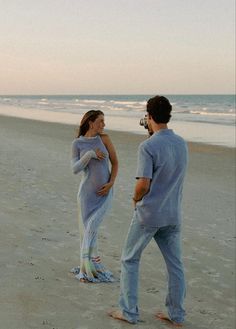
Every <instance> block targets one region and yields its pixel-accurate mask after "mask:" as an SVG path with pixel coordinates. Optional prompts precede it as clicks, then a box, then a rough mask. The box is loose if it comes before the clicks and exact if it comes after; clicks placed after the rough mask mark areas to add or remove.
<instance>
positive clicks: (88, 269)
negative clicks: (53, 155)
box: [72, 111, 118, 282]
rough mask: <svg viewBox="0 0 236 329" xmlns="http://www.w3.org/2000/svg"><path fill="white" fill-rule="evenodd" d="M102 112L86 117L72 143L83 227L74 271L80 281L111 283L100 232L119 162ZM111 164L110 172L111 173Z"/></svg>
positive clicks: (88, 113) (80, 217)
mask: <svg viewBox="0 0 236 329" xmlns="http://www.w3.org/2000/svg"><path fill="white" fill-rule="evenodd" d="M104 127H105V122H104V114H103V112H102V111H89V112H87V113H85V115H84V116H83V118H82V120H81V123H80V127H79V134H78V138H76V139H75V140H74V141H73V143H72V169H73V172H74V173H75V174H77V173H79V172H81V171H83V178H82V181H81V183H80V187H79V192H78V203H79V225H80V267H76V268H74V269H72V272H73V273H75V274H76V278H77V279H79V280H80V281H81V282H111V281H113V278H112V273H111V272H109V271H107V270H106V269H105V267H104V266H103V265H102V263H101V260H100V257H99V255H98V253H97V233H98V227H99V225H100V224H101V222H102V220H103V218H104V215H105V214H106V212H107V210H108V209H109V207H110V205H111V200H112V186H113V184H114V181H115V178H116V175H117V171H118V161H117V156H116V152H115V149H114V146H113V145H112V142H111V140H110V138H109V136H108V135H107V134H104V133H103V129H104ZM109 162H110V163H111V171H110V170H109Z"/></svg>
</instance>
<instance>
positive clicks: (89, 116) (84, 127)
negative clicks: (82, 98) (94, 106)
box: [77, 110, 104, 137]
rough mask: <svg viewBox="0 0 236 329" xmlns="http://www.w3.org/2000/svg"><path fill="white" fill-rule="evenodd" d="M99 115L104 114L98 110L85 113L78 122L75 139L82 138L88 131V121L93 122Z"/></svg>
mask: <svg viewBox="0 0 236 329" xmlns="http://www.w3.org/2000/svg"><path fill="white" fill-rule="evenodd" d="M99 115H104V113H103V112H102V111H99V110H97V111H94V110H91V111H88V112H86V113H85V114H84V116H83V118H82V120H81V121H80V126H79V129H78V135H77V137H80V136H84V135H85V134H86V132H87V131H88V130H89V121H92V122H94V121H95V120H96V119H97V118H98V117H99Z"/></svg>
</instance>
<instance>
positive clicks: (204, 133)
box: [0, 106, 235, 148]
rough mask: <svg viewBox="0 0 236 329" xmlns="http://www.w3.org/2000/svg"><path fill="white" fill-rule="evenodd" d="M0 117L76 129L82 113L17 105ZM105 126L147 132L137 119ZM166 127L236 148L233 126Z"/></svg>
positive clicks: (177, 123)
mask: <svg viewBox="0 0 236 329" xmlns="http://www.w3.org/2000/svg"><path fill="white" fill-rule="evenodd" d="M0 116H7V117H15V118H22V119H26V120H36V121H40V122H52V123H53V122H55V123H61V124H68V125H73V126H75V125H76V124H77V125H79V122H80V119H81V117H82V114H81V115H79V114H75V113H66V112H63V113H62V112H50V111H46V110H39V109H25V108H18V107H17V106H0ZM136 121H137V122H136ZM106 123H107V127H109V129H107V130H109V131H118V132H123V133H125V132H127V133H132V134H137V135H145V134H146V130H145V129H144V128H143V127H140V126H139V124H138V119H137V118H132V117H112V116H109V115H106ZM168 126H169V128H170V129H173V130H174V131H175V132H176V133H177V134H179V135H181V136H182V137H183V138H184V139H185V140H186V141H188V142H196V143H202V144H206V145H219V146H223V147H228V148H235V127H234V126H226V125H219V124H218V125H215V124H211V123H197V122H187V121H186V122H180V121H174V120H173V121H170V122H169V124H168ZM118 127H119V128H118Z"/></svg>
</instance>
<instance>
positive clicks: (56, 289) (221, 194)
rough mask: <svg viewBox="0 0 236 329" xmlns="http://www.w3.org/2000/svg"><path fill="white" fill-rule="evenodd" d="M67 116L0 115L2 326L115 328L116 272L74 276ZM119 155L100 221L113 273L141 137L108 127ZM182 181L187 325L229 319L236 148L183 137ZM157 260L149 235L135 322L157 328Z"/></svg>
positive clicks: (160, 295) (160, 288) (193, 328)
mask: <svg viewBox="0 0 236 329" xmlns="http://www.w3.org/2000/svg"><path fill="white" fill-rule="evenodd" d="M74 128H75V127H74V126H71V125H63V124H58V123H46V122H39V121H31V120H25V119H19V118H18V119H16V118H10V117H5V116H1V117H0V152H1V153H0V221H1V226H0V292H1V293H0V328H1V329H49V328H50V329H53V328H54V329H77V328H78V329H120V328H122V329H123V328H130V327H131V325H129V324H126V323H122V322H118V321H114V320H112V319H111V318H109V317H108V316H107V315H106V311H107V310H109V309H110V308H111V307H112V306H116V304H117V299H118V295H119V282H116V283H112V284H94V285H93V284H88V285H86V284H81V283H79V282H78V281H77V280H76V279H75V278H74V277H73V275H71V274H70V273H69V270H70V269H71V268H72V267H73V266H75V265H78V263H79V232H78V223H77V204H76V196H77V189H78V184H79V180H80V177H79V176H75V175H73V174H72V173H71V169H70V147H71V141H72V139H73V137H74ZM109 134H110V137H111V139H112V141H113V143H114V145H115V147H116V149H117V153H118V156H119V160H120V169H119V176H118V179H117V182H116V185H115V196H114V202H113V208H112V211H111V212H110V214H109V215H108V216H107V218H106V219H105V221H104V222H103V224H102V226H101V228H100V236H99V249H100V251H101V255H102V257H103V261H104V263H105V264H106V265H107V266H108V268H109V269H112V271H113V273H114V275H115V276H116V277H119V272H120V255H121V249H122V246H123V243H124V239H125V236H126V233H127V230H128V227H129V223H130V220H131V217H132V202H131V196H132V192H133V187H134V183H135V180H134V173H135V168H136V152H137V147H138V144H139V143H140V142H141V141H142V140H143V139H144V138H145V136H139V135H135V134H129V133H119V132H112V131H110V132H109ZM189 149H190V164H189V170H188V175H187V179H186V184H185V190H184V203H183V210H184V223H183V255H184V263H185V267H186V276H187V282H188V283H187V297H186V311H187V317H186V324H185V327H186V328H189V329H205V328H207V329H211V328H220V329H232V328H234V320H235V318H234V317H235V315H234V310H235V287H234V281H235V262H234V256H235V240H236V239H235V227H234V221H235V206H234V199H235V178H234V177H235V176H234V174H235V171H234V166H235V153H234V149H232V148H224V147H219V146H209V145H204V144H195V143H190V144H189ZM165 293H166V277H165V266H164V263H163V260H162V257H161V255H160V253H159V251H158V249H157V248H156V246H155V244H154V243H151V244H150V245H149V246H148V247H147V249H146V250H145V252H144V254H143V257H142V261H141V269H140V305H139V306H140V311H141V319H142V320H143V322H141V323H139V324H138V325H134V326H132V327H133V328H144V329H154V328H155V329H156V328H166V325H164V324H162V323H160V322H159V321H157V320H155V318H154V314H155V312H156V311H158V310H165V307H164V300H165Z"/></svg>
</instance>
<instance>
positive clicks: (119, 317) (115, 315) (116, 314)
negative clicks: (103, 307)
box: [107, 310, 132, 324]
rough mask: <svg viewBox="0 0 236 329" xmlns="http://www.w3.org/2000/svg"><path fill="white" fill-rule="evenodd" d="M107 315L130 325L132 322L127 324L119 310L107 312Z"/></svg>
mask: <svg viewBox="0 0 236 329" xmlns="http://www.w3.org/2000/svg"><path fill="white" fill-rule="evenodd" d="M107 314H108V315H109V316H110V317H112V318H113V319H115V320H120V321H125V322H128V323H131V324H132V322H129V321H128V320H127V319H126V318H125V317H124V316H123V314H122V313H121V311H119V310H113V311H109V312H107Z"/></svg>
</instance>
